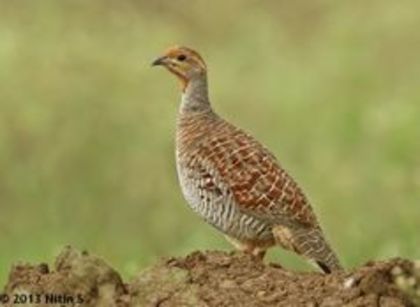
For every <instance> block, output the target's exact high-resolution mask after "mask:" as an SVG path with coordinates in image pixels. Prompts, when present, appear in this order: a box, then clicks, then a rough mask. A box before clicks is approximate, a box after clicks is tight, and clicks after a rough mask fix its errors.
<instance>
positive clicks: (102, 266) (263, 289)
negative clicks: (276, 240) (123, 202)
mask: <svg viewBox="0 0 420 307" xmlns="http://www.w3.org/2000/svg"><path fill="white" fill-rule="evenodd" d="M419 298H420V265H419V264H418V263H417V264H415V263H413V262H411V261H408V260H403V259H393V260H389V261H384V262H371V263H368V264H366V265H365V266H363V267H360V268H358V269H356V270H354V271H351V272H341V273H334V274H331V275H322V274H320V273H302V272H299V273H298V272H292V271H288V270H285V269H283V268H281V267H279V266H276V265H266V264H263V263H260V262H256V261H253V259H251V258H249V257H248V256H245V255H241V254H235V253H225V252H194V253H192V254H191V255H189V256H187V257H186V258H172V259H166V260H163V261H161V262H159V263H157V264H156V265H154V266H153V267H151V268H149V269H147V270H145V271H143V272H141V273H140V274H138V276H137V277H135V278H134V279H133V280H131V281H130V282H129V283H127V284H125V283H124V282H123V281H122V279H121V277H120V275H119V274H118V273H117V272H116V271H115V270H113V269H112V268H111V267H110V266H109V265H108V264H106V263H105V262H104V261H103V260H101V259H100V258H98V257H95V256H91V255H89V254H88V253H86V252H79V251H77V250H74V249H72V248H70V247H68V248H65V249H64V250H63V252H62V253H61V254H60V255H59V256H58V257H57V259H56V261H55V264H54V268H53V269H52V270H50V269H49V267H48V265H46V264H40V265H27V264H19V265H15V266H14V267H13V268H12V270H11V273H10V276H9V281H8V283H7V285H6V287H5V289H4V294H3V295H2V296H1V297H0V299H1V300H2V301H3V303H4V306H15V305H17V304H25V303H26V304H28V305H26V306H107V307H108V306H121V307H122V306H160V307H164V306H194V307H200V306H219V307H220V306H314V307H315V306H324V307H327V306H389V307H391V306H416V305H415V304H416V303H417V304H418V303H419V302H420V301H419Z"/></svg>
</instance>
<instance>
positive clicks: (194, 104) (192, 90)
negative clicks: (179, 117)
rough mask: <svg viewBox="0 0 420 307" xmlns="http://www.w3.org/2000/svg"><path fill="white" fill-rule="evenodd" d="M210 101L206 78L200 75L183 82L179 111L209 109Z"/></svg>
mask: <svg viewBox="0 0 420 307" xmlns="http://www.w3.org/2000/svg"><path fill="white" fill-rule="evenodd" d="M210 109H211V107H210V101H209V97H208V90H207V78H206V77H205V76H200V77H199V78H193V79H190V80H188V81H186V82H185V88H184V89H183V91H182V99H181V106H180V112H189V111H196V112H197V111H207V110H210Z"/></svg>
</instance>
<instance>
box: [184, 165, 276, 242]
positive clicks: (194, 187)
mask: <svg viewBox="0 0 420 307" xmlns="http://www.w3.org/2000/svg"><path fill="white" fill-rule="evenodd" d="M178 175H179V180H180V183H181V189H182V192H183V195H184V197H185V199H186V201H187V203H188V204H189V206H190V207H191V209H193V211H194V212H196V213H197V214H198V215H199V216H201V217H202V218H203V219H204V220H205V221H206V222H208V223H209V224H211V225H212V226H214V227H215V228H217V229H218V230H220V231H221V232H223V233H224V234H226V235H228V236H230V237H232V238H235V239H237V240H240V241H264V242H267V241H272V240H273V234H272V225H270V224H269V223H267V222H265V221H262V220H260V219H257V218H255V217H253V216H250V215H246V214H244V213H243V212H241V211H240V210H239V209H238V208H237V205H236V204H235V201H234V199H233V196H232V195H231V193H229V191H228V189H227V188H223V186H222V185H219V187H218V188H217V189H215V188H213V189H204V188H203V187H201V186H200V183H199V182H198V181H200V179H192V178H191V176H188V173H186V172H184V171H183V170H179V172H178Z"/></svg>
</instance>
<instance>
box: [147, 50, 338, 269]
mask: <svg viewBox="0 0 420 307" xmlns="http://www.w3.org/2000/svg"><path fill="white" fill-rule="evenodd" d="M153 65H161V66H164V67H165V68H167V69H168V70H169V71H170V72H171V73H173V74H174V75H175V76H177V78H178V79H179V80H180V81H181V86H182V99H181V106H180V108H179V114H178V119H177V131H176V165H177V171H178V177H179V181H180V184H181V189H182V192H183V194H184V197H185V199H186V200H187V202H188V204H189V205H190V207H191V208H192V209H193V210H194V211H195V212H196V213H197V214H198V215H200V216H201V217H202V218H204V220H206V221H207V222H208V223H210V224H211V225H213V226H214V227H215V228H217V229H219V230H220V231H221V232H223V233H224V234H225V235H226V237H227V238H228V240H229V241H231V242H232V243H233V244H234V246H235V247H236V248H238V249H240V250H242V251H244V252H247V253H250V254H252V255H253V256H255V257H257V258H259V259H262V258H263V257H264V254H265V252H266V250H267V249H268V248H269V247H272V246H274V245H279V246H281V247H283V248H285V249H287V250H291V251H294V252H296V253H297V254H299V255H302V256H304V257H306V258H307V259H309V260H310V261H312V262H315V263H316V264H317V265H318V266H319V267H320V268H321V269H322V271H324V272H325V273H329V272H331V271H334V270H340V269H341V265H340V263H339V260H338V259H337V257H336V255H335V253H334V251H333V250H332V249H331V247H330V246H329V245H328V243H327V241H326V239H325V238H324V235H323V233H322V230H321V227H320V226H319V224H318V221H317V218H316V216H315V214H314V212H313V210H312V208H311V206H310V204H309V202H308V199H307V198H306V197H305V195H304V194H303V192H302V190H301V189H300V188H299V187H298V185H297V184H296V182H295V181H294V180H293V179H292V178H291V177H290V176H289V175H288V174H287V173H286V171H285V170H284V169H283V168H282V167H281V166H280V164H279V162H278V161H277V159H276V158H275V157H274V156H273V155H272V154H271V153H270V152H269V151H268V149H267V148H265V147H264V146H263V145H261V144H260V143H259V142H258V141H257V140H255V139H254V138H253V137H252V136H251V135H249V134H248V133H246V132H244V131H243V130H241V129H239V128H237V127H235V126H234V125H232V124H230V123H229V122H227V121H226V120H224V119H223V118H221V117H220V116H219V115H217V114H216V113H215V111H214V110H213V108H212V106H211V104H210V101H209V97H208V90H207V69H206V64H205V63H204V61H203V58H202V57H201V56H200V55H199V54H198V53H197V52H196V51H194V50H192V49H190V48H186V47H173V48H170V49H168V50H167V51H166V52H165V54H164V55H163V56H161V57H159V58H158V59H156V60H155V61H154V62H153Z"/></svg>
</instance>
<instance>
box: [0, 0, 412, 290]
mask: <svg viewBox="0 0 420 307" xmlns="http://www.w3.org/2000/svg"><path fill="white" fill-rule="evenodd" d="M419 12H420V2H415V1H391V0H382V1H379V0H376V1H322V0H316V1H313V0H299V1H247V2H245V1H239V0H234V1H220V0H217V1H211V2H209V1H203V0H200V1H186V0H182V1H181V0H179V1H162V0H160V1H135V0H131V1H127V0H126V1H111V0H108V1H99V0H96V1H83V0H61V1H55V0H39V1H30V0H27V1H24V0H21V1H6V0H0V167H1V172H0V281H1V282H2V283H3V281H4V279H5V278H6V276H7V272H8V268H9V266H10V265H11V264H12V263H13V262H15V261H17V260H23V261H32V262H35V261H41V260H45V259H51V258H52V255H54V254H56V252H57V250H58V249H59V248H60V247H61V246H63V245H66V244H72V245H75V246H77V247H79V248H86V249H89V250H90V251H92V252H94V253H97V254H100V255H102V256H103V257H104V258H106V259H108V261H109V262H111V263H112V264H113V265H114V266H116V267H117V268H118V269H119V270H121V271H123V272H125V273H126V274H128V275H130V274H132V273H134V272H136V271H137V270H138V269H140V268H142V267H144V266H145V265H147V264H150V263H151V262H153V261H155V260H156V258H158V257H160V256H168V255H183V254H186V253H187V252H189V251H192V250H195V249H218V248H225V249H228V248H231V247H230V246H229V245H228V244H227V243H225V241H224V239H223V237H222V236H221V235H220V234H219V233H218V232H217V231H214V230H213V229H212V228H211V227H210V226H208V225H206V224H205V223H203V222H202V221H201V220H200V219H199V218H198V217H197V216H196V215H195V214H193V213H192V212H191V210H189V208H188V207H187V205H186V203H185V201H184V200H183V198H182V196H181V194H180V190H179V188H178V184H177V179H176V172H175V166H174V149H173V147H174V144H173V142H174V140H173V137H174V129H175V117H176V112H177V105H178V102H179V98H180V97H179V90H178V84H177V82H176V81H175V80H174V78H173V77H172V76H170V75H169V74H168V73H167V72H164V71H162V70H160V69H151V68H150V63H151V61H152V60H153V59H154V58H155V57H156V56H157V55H159V54H160V53H161V52H162V51H163V50H165V49H166V48H167V47H168V46H170V45H173V44H184V45H188V46H192V47H195V48H197V49H198V50H199V51H200V52H201V53H202V54H203V55H204V56H205V58H206V59H207V62H208V66H209V70H210V76H209V78H210V86H211V89H210V91H211V96H212V99H213V105H214V107H215V108H216V109H217V110H218V111H219V113H221V114H223V115H224V116H225V117H226V118H227V119H229V120H231V121H232V122H234V123H235V124H237V125H239V126H241V127H243V128H245V129H246V130H248V131H250V132H252V133H253V134H254V135H255V136H256V137H257V138H258V139H260V140H261V141H263V142H264V143H265V144H266V145H267V146H268V147H269V148H271V150H272V151H273V152H274V153H275V154H276V155H277V156H278V157H279V159H280V160H281V161H282V163H283V165H285V166H286V168H287V169H288V170H289V171H290V172H291V173H292V174H293V175H294V177H295V178H296V179H297V180H298V181H299V182H300V183H301V185H302V186H303V187H304V189H305V191H306V193H307V194H308V195H309V197H310V199H311V200H312V202H313V203H314V206H315V207H316V211H317V213H318V215H319V216H320V218H321V220H322V223H323V225H324V228H325V230H326V232H327V234H328V236H329V237H330V239H331V241H332V244H333V245H334V246H335V248H336V249H337V251H338V252H339V254H340V255H341V258H342V259H343V261H344V262H345V263H346V264H347V265H348V266H353V265H357V264H360V263H362V262H364V261H367V260H368V259H372V258H375V259H376V258H386V257H393V256H397V255H399V256H404V257H412V258H416V257H417V258H418V257H419V255H420V244H419V225H420V203H419V201H420V155H419V153H420V127H419V118H420V87H419V84H420V79H419V75H420V60H419V54H420V36H419V35H418V29H419V28H420V13H419ZM270 257H271V260H275V261H280V262H282V263H284V264H285V265H290V266H292V267H296V268H305V269H307V267H305V266H304V264H303V262H302V261H301V260H298V259H297V258H296V257H294V256H292V255H290V254H288V253H285V252H283V251H281V250H280V249H276V250H275V251H272V252H271V253H270Z"/></svg>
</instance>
